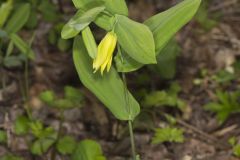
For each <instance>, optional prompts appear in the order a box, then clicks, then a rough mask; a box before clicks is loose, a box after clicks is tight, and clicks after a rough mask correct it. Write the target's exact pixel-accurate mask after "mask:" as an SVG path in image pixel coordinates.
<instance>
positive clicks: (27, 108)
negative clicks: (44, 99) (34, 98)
mask: <svg viewBox="0 0 240 160" xmlns="http://www.w3.org/2000/svg"><path fill="white" fill-rule="evenodd" d="M28 65H29V64H28V59H26V61H25V65H24V83H25V84H24V90H25V91H24V103H25V110H26V112H27V115H28V118H29V119H30V120H32V114H31V109H30V107H29V104H28V103H29V81H28V78H29V71H28Z"/></svg>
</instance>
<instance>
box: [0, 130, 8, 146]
mask: <svg viewBox="0 0 240 160" xmlns="http://www.w3.org/2000/svg"><path fill="white" fill-rule="evenodd" d="M6 142H7V133H6V131H3V130H0V144H1V143H6Z"/></svg>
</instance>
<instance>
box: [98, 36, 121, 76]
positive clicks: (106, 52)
mask: <svg viewBox="0 0 240 160" xmlns="http://www.w3.org/2000/svg"><path fill="white" fill-rule="evenodd" d="M116 44H117V35H116V34H115V33H114V32H108V33H107V35H106V36H105V37H104V38H103V39H102V41H101V42H100V44H99V46H98V51H97V57H96V59H94V61H93V69H94V72H96V71H98V70H99V68H100V69H101V74H103V71H104V70H105V69H106V67H107V72H108V71H109V70H110V68H111V65H112V57H113V52H114V49H115V47H116Z"/></svg>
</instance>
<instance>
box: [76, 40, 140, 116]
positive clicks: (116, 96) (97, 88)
mask: <svg viewBox="0 0 240 160" xmlns="http://www.w3.org/2000/svg"><path fill="white" fill-rule="evenodd" d="M73 59H74V64H75V67H76V69H77V72H78V75H79V77H80V79H81V81H82V83H83V84H84V85H85V86H86V87H87V88H88V89H89V90H90V91H92V92H93V93H94V94H95V95H96V96H97V97H98V98H99V99H100V100H101V101H102V103H103V104H105V106H106V107H107V108H108V109H109V110H110V111H111V112H112V113H113V114H114V116H115V117H116V118H118V119H120V120H133V119H134V118H135V117H136V116H137V115H138V113H139V110H140V108H139V104H138V102H137V101H136V100H135V99H134V97H133V96H132V95H131V93H130V92H129V91H127V93H126V92H125V91H126V90H125V88H124V84H123V82H122V81H121V79H120V77H119V75H118V74H117V72H116V71H115V69H114V68H113V67H112V68H111V70H110V71H109V73H106V74H104V75H103V76H101V75H100V74H99V73H93V69H92V63H93V61H92V59H91V58H90V57H89V56H88V55H87V51H86V48H85V46H84V44H83V40H82V38H81V37H76V38H75V40H74V47H73ZM127 104H129V105H127Z"/></svg>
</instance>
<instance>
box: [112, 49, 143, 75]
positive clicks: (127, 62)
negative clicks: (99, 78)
mask: <svg viewBox="0 0 240 160" xmlns="http://www.w3.org/2000/svg"><path fill="white" fill-rule="evenodd" d="M114 60H115V64H116V68H117V71H118V72H132V71H135V70H137V69H139V68H140V67H142V66H143V64H141V63H139V62H137V61H135V60H134V59H132V58H131V57H130V56H129V55H128V54H127V53H126V52H125V51H124V50H123V49H121V48H119V49H118V53H117V55H116V56H115V58H114Z"/></svg>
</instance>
